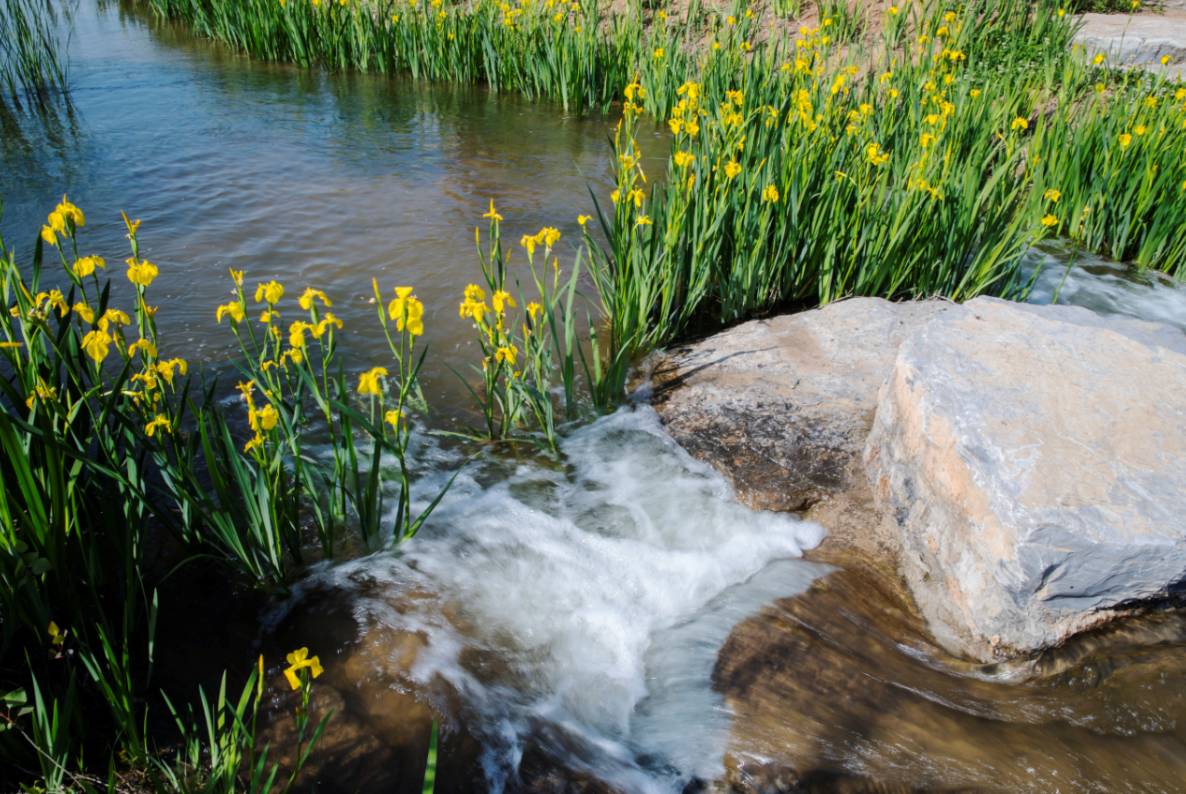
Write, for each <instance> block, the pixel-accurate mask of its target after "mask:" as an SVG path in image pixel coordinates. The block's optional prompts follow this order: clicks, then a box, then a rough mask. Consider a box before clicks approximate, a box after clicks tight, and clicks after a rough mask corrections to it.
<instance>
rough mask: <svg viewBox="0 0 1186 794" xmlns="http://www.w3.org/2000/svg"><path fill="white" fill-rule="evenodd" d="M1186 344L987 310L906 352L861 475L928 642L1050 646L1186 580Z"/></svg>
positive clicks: (934, 331) (1120, 326) (1052, 310)
mask: <svg viewBox="0 0 1186 794" xmlns="http://www.w3.org/2000/svg"><path fill="white" fill-rule="evenodd" d="M1184 422H1186V336H1184V335H1183V334H1182V333H1181V332H1180V331H1178V330H1177V329H1171V328H1169V327H1167V326H1163V325H1160V324H1154V323H1145V322H1141V321H1138V320H1132V319H1127V318H1120V317H1101V316H1099V315H1096V314H1093V313H1092V312H1089V311H1087V310H1085V309H1079V308H1075V307H1064V306H1042V307H1038V306H1027V305H1022V304H1016V303H1009V302H1006V301H1000V300H995V299H990V298H978V299H976V300H974V301H971V302H969V303H967V304H964V305H963V306H962V307H953V308H952V309H951V310H950V311H948V312H945V313H944V314H943V315H942V316H939V317H936V318H934V319H933V320H932V321H931V322H929V323H927V324H926V325H925V326H922V327H921V328H920V329H918V330H917V331H916V332H915V333H914V334H913V335H911V336H910V338H909V339H907V340H906V341H905V342H904V343H903V344H902V346H901V348H900V350H899V352H898V358H897V361H896V362H895V364H894V369H893V373H892V374H891V376H890V378H889V380H888V382H887V383H886V385H885V387H884V388H883V390H882V392H881V397H880V400H879V403H878V408H877V413H876V420H875V422H874V427H873V432H872V434H871V435H870V437H869V440H868V447H867V451H866V455H865V458H866V463H867V465H868V469H869V473H870V477H871V478H872V480H873V482H874V483H875V488H874V491H875V495H876V496H877V499H878V501H879V503H880V504H882V505H883V506H885V507H886V508H887V509H888V511H890V512H891V513H892V515H893V517H894V519H895V521H896V523H897V524H898V526H899V527H900V530H901V532H900V539H901V549H900V561H901V565H902V572H903V574H904V576H905V578H906V580H907V583H908V584H909V586H910V589H911V591H912V593H913V594H914V596H915V599H916V601H917V603H918V606H919V608H920V609H921V610H922V613H923V615H924V616H925V617H926V618H927V620H928V623H929V625H930V628H931V630H932V631H933V632H934V633H935V635H936V637H937V638H938V639H939V640H940V641H941V642H942V643H943V644H944V645H946V646H947V647H948V648H951V649H953V650H956V651H961V652H964V653H967V654H969V655H971V656H974V657H977V658H980V659H991V658H994V657H996V656H998V655H1002V654H1009V653H1014V652H1018V651H1020V652H1030V651H1036V650H1040V649H1042V648H1045V647H1049V646H1052V645H1056V644H1058V643H1060V642H1062V641H1063V640H1065V639H1066V638H1067V637H1068V636H1070V635H1071V634H1074V633H1075V632H1078V631H1081V630H1083V629H1085V628H1088V627H1090V626H1092V625H1095V624H1098V623H1099V622H1100V621H1101V620H1103V619H1106V618H1108V617H1111V616H1113V615H1114V614H1115V611H1116V610H1120V609H1124V608H1126V607H1129V606H1132V605H1135V604H1139V603H1140V602H1145V601H1149V600H1150V599H1160V598H1165V597H1167V596H1169V595H1172V594H1173V593H1174V592H1175V590H1176V589H1177V588H1178V587H1179V585H1180V584H1181V583H1183V582H1184V581H1186V519H1184V518H1183V516H1186V432H1183V426H1184Z"/></svg>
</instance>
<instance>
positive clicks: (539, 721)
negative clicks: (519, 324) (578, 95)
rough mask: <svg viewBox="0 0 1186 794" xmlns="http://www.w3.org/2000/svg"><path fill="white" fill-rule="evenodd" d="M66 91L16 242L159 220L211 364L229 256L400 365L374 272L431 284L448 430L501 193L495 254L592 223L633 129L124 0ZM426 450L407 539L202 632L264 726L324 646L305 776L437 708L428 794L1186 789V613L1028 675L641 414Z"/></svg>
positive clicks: (30, 180)
mask: <svg viewBox="0 0 1186 794" xmlns="http://www.w3.org/2000/svg"><path fill="white" fill-rule="evenodd" d="M71 78H72V82H73V85H74V98H75V118H74V121H73V123H72V124H65V125H52V124H51V125H49V126H38V125H35V124H30V125H27V126H24V127H22V128H21V129H20V130H8V131H6V134H5V135H4V137H3V141H2V142H0V156H2V158H3V159H2V161H0V197H2V198H3V199H4V201H5V213H4V216H3V218H2V219H0V232H2V233H3V235H4V237H5V239H6V240H7V241H9V242H13V243H16V244H17V246H18V248H19V249H21V250H24V251H28V250H29V249H31V247H32V242H33V239H34V234H35V231H36V229H37V228H38V227H39V225H40V224H41V222H42V219H43V217H44V215H45V213H46V212H47V210H48V209H50V208H51V207H52V206H53V204H54V203H55V202H56V200H57V199H58V197H59V196H60V195H61V193H63V192H67V193H69V195H70V197H71V199H72V200H74V201H75V202H76V203H78V204H79V205H80V206H82V207H83V208H84V209H85V210H86V211H87V213H88V225H87V227H86V236H85V239H86V240H87V241H88V242H87V247H88V250H93V251H94V252H96V253H100V254H102V255H104V256H106V257H107V258H108V260H109V261H112V262H120V261H122V258H123V254H122V250H123V249H122V245H123V240H122V234H123V230H122V223H121V221H120V220H119V215H118V210H120V209H126V210H127V211H128V212H129V214H131V215H132V216H134V217H138V218H141V219H142V220H143V226H142V228H141V237H142V239H143V241H144V253H145V254H146V255H147V256H148V257H149V258H150V259H152V260H153V261H155V262H157V263H158V264H159V265H160V268H161V276H160V278H159V280H158V281H157V282H156V283H155V284H154V285H153V288H152V291H153V292H154V293H155V295H156V302H157V303H159V304H160V306H161V313H160V315H159V318H158V319H159V323H160V326H161V330H162V338H163V339H164V340H165V341H164V345H163V350H162V353H163V354H165V355H182V356H184V357H186V358H188V359H190V360H191V361H193V362H195V363H201V364H204V365H205V366H206V367H208V368H209V369H211V370H219V369H220V368H224V367H226V366H227V361H228V360H229V357H230V354H231V351H232V339H231V337H230V336H229V334H228V333H227V332H226V330H225V328H223V329H220V328H218V327H217V326H216V325H215V323H214V319H213V307H214V306H215V305H216V304H217V303H220V302H223V301H225V300H226V299H227V298H226V296H227V295H228V294H229V289H230V282H229V279H228V278H227V276H226V270H227V268H228V267H234V268H236V269H244V270H246V271H247V273H248V279H249V282H251V283H253V282H255V281H257V280H264V279H267V278H273V277H274V278H278V279H280V280H281V281H283V282H284V283H285V284H286V285H288V286H289V288H290V292H299V291H300V290H302V289H303V288H304V287H305V286H316V287H320V288H322V289H324V290H325V291H326V292H328V293H329V294H330V296H331V297H333V298H334V299H335V303H336V305H335V311H337V312H338V313H339V314H340V315H341V316H342V317H343V318H344V319H345V321H346V322H347V330H348V331H350V332H351V333H349V334H348V336H347V343H346V350H345V352H346V354H347V355H348V356H349V357H350V358H351V359H352V360H354V361H356V362H358V366H369V365H370V364H372V363H374V361H373V359H374V358H377V357H378V356H379V355H380V353H381V351H383V350H384V343H383V341H382V339H381V337H380V336H379V335H378V334H377V333H375V327H374V326H373V325H371V323H372V317H373V314H372V312H373V311H374V306H373V305H372V304H370V303H369V302H368V299H369V296H370V279H371V278H372V277H376V278H378V279H379V280H380V283H381V284H383V285H384V286H385V287H387V288H390V287H391V286H394V285H395V284H397V283H399V284H412V285H415V287H416V290H417V292H418V294H419V295H420V297H421V298H422V299H423V300H424V301H425V303H426V304H427V307H428V316H427V321H428V323H427V324H428V329H429V330H428V342H429V345H430V358H429V362H430V363H429V367H430V372H429V381H428V396H429V399H430V401H431V402H432V404H433V407H434V413H433V415H432V416H431V417H430V419H429V421H430V423H432V424H433V425H435V426H442V425H447V424H450V423H451V421H452V420H453V419H456V418H458V417H464V416H465V413H466V407H465V396H464V390H463V388H462V387H461V386H460V385H459V384H458V381H457V380H456V378H455V377H454V375H453V374H452V373H451V372H450V370H451V369H458V370H462V371H464V369H465V368H466V367H467V366H468V365H469V363H471V362H472V361H473V360H474V359H473V356H474V355H475V354H474V351H473V349H472V347H471V346H470V343H469V334H470V330H469V329H468V328H467V327H466V325H465V323H463V322H462V321H460V320H459V318H458V317H457V313H456V302H457V301H458V299H459V296H460V291H461V288H462V287H463V286H464V285H465V284H466V283H467V282H469V281H472V280H474V278H475V274H476V272H477V271H476V267H477V264H476V260H475V257H474V248H473V237H472V235H473V227H474V226H475V225H477V224H481V223H482V221H481V219H480V216H481V214H482V213H483V212H484V211H485V208H486V203H487V201H488V200H489V199H493V200H494V201H495V203H496V204H497V206H498V208H499V211H500V212H501V213H502V214H503V215H504V216H506V218H507V231H506V235H505V237H506V239H507V240H515V239H517V238H518V236H519V235H520V234H521V233H523V232H527V231H531V232H534V231H535V230H537V229H538V228H539V227H540V226H542V225H545V224H547V225H553V226H557V227H558V228H560V229H561V231H562V232H563V233H564V235H565V238H564V240H565V241H566V242H571V241H572V240H574V239H575V238H576V237H577V234H576V228H577V227H576V223H575V218H576V215H577V214H578V213H579V212H589V211H590V209H591V208H592V199H591V198H590V195H589V190H590V189H592V190H593V191H594V192H595V193H597V194H598V195H600V196H604V195H605V193H606V192H607V191H608V187H607V178H608V175H609V171H608V151H609V150H608V145H607V135H608V133H609V132H610V128H611V124H612V120H607V119H605V118H601V117H583V116H579V115H566V114H564V113H561V112H559V111H557V110H556V109H555V108H552V107H549V106H546V105H541V104H538V103H530V102H526V101H524V100H521V99H518V98H515V97H507V96H494V95H491V94H489V93H488V92H485V91H483V90H481V89H476V88H465V89H459V88H447V87H432V88H430V87H426V86H423V85H414V84H412V83H409V82H406V81H402V80H396V79H389V78H380V77H368V76H357V75H354V76H331V75H325V74H321V73H316V72H303V71H300V70H296V69H291V68H288V67H284V66H274V65H266V64H259V63H252V62H251V61H249V60H247V59H244V58H241V57H238V56H236V55H234V54H231V53H228V52H227V51H225V50H224V49H221V48H219V47H216V46H213V45H210V44H209V43H206V42H201V41H195V40H194V39H192V38H191V37H189V36H187V35H186V34H185V33H184V32H183V31H180V30H178V29H175V28H170V27H160V26H157V25H155V24H153V23H151V21H149V20H146V19H145V18H144V17H142V16H139V15H135V14H128V13H126V12H125V11H121V9H120V8H119V7H118V6H116V5H111V4H108V5H105V6H104V7H103V8H102V9H99V8H97V7H95V6H94V5H91V4H90V3H86V2H84V3H83V5H82V7H81V8H80V10H79V14H78V18H77V21H76V32H75V36H74V39H73V41H72V44H71ZM653 143H654V145H655V154H656V157H657V156H658V155H659V154H661V147H662V144H663V141H662V139H661V138H660V137H659V136H656V137H655V139H654V141H653ZM651 170H652V171H656V170H657V169H656V168H655V167H654V166H652V168H651ZM1069 257H1070V253H1069V252H1068V251H1066V250H1062V249H1057V248H1054V249H1047V250H1045V251H1043V252H1035V253H1034V254H1033V256H1032V261H1033V263H1035V264H1037V263H1040V262H1045V263H1046V264H1047V265H1049V267H1047V269H1046V270H1045V271H1044V272H1043V273H1042V275H1041V277H1040V278H1039V281H1038V287H1037V289H1036V291H1035V299H1036V300H1050V299H1051V298H1052V297H1053V296H1054V295H1055V294H1058V295H1059V296H1060V298H1061V299H1062V300H1063V301H1071V302H1076V303H1082V304H1084V305H1088V306H1090V307H1091V308H1094V309H1096V310H1099V311H1109V312H1122V313H1127V314H1135V315H1137V316H1145V317H1150V318H1155V319H1161V320H1165V321H1170V322H1176V323H1178V324H1179V325H1186V319H1184V318H1186V290H1183V289H1181V288H1180V287H1177V286H1176V285H1174V284H1172V283H1167V282H1163V281H1160V280H1157V279H1154V278H1150V277H1142V276H1134V275H1133V274H1132V273H1130V272H1129V271H1127V270H1125V269H1124V268H1122V267H1119V266H1116V265H1111V264H1108V263H1106V262H1102V261H1100V260H1096V259H1089V260H1082V261H1078V262H1077V263H1076V267H1075V268H1074V269H1073V270H1071V271H1070V272H1069V273H1068V272H1067V271H1066V269H1065V268H1063V267H1060V266H1059V265H1060V264H1061V263H1065V262H1067V261H1068V260H1069ZM1064 276H1065V277H1064ZM415 458H416V463H417V465H418V467H419V469H420V471H422V472H424V475H423V477H422V479H421V481H420V487H421V489H422V491H423V493H425V494H432V493H434V492H435V490H434V489H435V486H437V485H439V484H440V483H442V482H443V481H444V479H445V478H446V477H447V476H448V475H449V474H450V473H451V472H453V471H454V470H456V469H457V468H458V467H462V466H463V465H464V470H463V472H462V474H461V475H460V476H459V478H458V480H457V482H456V484H455V486H454V488H453V490H452V491H451V492H450V495H449V496H448V497H447V498H446V500H445V501H444V502H443V503H442V505H441V507H440V508H439V510H438V511H437V512H436V513H435V514H434V515H433V517H432V519H431V521H430V522H429V524H428V525H427V526H426V527H425V528H424V529H423V530H422V531H421V533H420V535H419V536H417V537H416V538H415V539H414V540H412V541H411V542H409V543H407V544H405V545H404V546H403V547H401V548H400V549H399V550H398V551H396V552H384V553H377V554H373V555H370V556H367V557H363V558H360V559H355V560H350V561H346V562H342V563H339V564H335V565H328V564H323V565H321V566H319V567H317V568H315V569H313V570H311V571H310V572H309V573H308V576H307V577H305V578H304V579H303V581H301V582H300V583H299V584H298V585H297V587H296V588H295V590H294V592H293V593H292V594H291V595H290V596H288V597H285V598H282V599H280V598H277V599H273V600H271V601H266V602H258V603H257V602H255V601H249V600H243V602H242V603H240V604H239V607H238V609H237V610H236V609H233V608H231V607H233V606H234V605H233V604H232V603H231V602H233V601H234V599H228V600H227V602H228V608H227V609H226V610H225V611H220V610H218V609H215V610H205V612H206V613H208V614H203V615H201V616H200V617H199V618H197V619H199V620H200V621H202V622H203V625H204V626H205V630H206V631H207V632H213V633H214V636H222V637H225V642H224V643H221V645H223V646H225V647H223V648H221V649H218V650H221V651H222V652H223V656H224V657H226V656H235V655H241V656H242V657H243V660H244V662H245V664H246V665H250V663H251V660H253V659H254V658H255V655H256V654H257V653H258V652H261V651H262V652H263V653H264V654H265V655H266V657H267V659H268V660H269V680H270V681H271V683H272V685H273V689H272V691H273V693H274V695H273V703H272V707H273V711H274V712H275V715H276V717H277V719H276V721H275V723H274V724H273V725H272V726H271V727H270V728H269V729H268V736H269V737H271V738H272V739H273V740H274V742H275V743H276V746H282V745H283V742H284V738H285V725H286V720H285V711H286V709H288V708H289V707H290V706H291V702H290V701H289V700H288V699H287V697H288V696H287V693H286V692H285V689H284V687H283V680H282V679H281V678H280V676H279V669H280V667H281V666H282V664H281V659H282V656H283V653H284V652H285V651H287V650H290V649H292V648H293V647H297V646H301V645H306V646H308V647H309V648H310V649H311V650H312V652H313V653H316V654H318V655H319V656H320V657H321V659H322V661H323V663H324V665H325V668H326V673H325V675H324V676H322V677H321V678H320V679H318V682H317V686H316V689H315V692H316V695H315V708H316V709H318V710H319V711H320V712H324V711H325V710H328V709H332V710H333V711H334V717H333V719H332V721H331V722H330V725H329V728H328V731H327V734H326V736H325V739H324V740H323V742H322V745H321V748H320V750H319V751H318V753H317V754H316V755H315V758H314V761H313V763H312V766H311V768H310V771H309V775H308V776H307V779H306V781H305V783H306V787H307V788H309V789H316V790H320V791H366V792H370V791H419V790H420V776H421V774H422V771H423V767H424V753H425V749H426V747H427V742H428V734H429V728H430V725H431V723H432V720H433V719H434V717H436V718H438V719H440V720H441V721H442V750H441V756H440V758H441V769H440V772H439V778H438V788H437V790H438V791H474V790H512V791H521V790H527V791H560V790H567V791H603V790H620V791H628V792H634V791H658V792H663V791H681V790H698V789H700V788H718V787H725V786H736V787H739V788H742V789H747V790H763V791H781V790H810V791H835V790H840V791H907V790H976V791H993V790H995V791H1010V792H1012V791H1035V792H1038V791H1040V792H1045V791H1101V792H1111V791H1178V790H1186V619H1184V618H1183V615H1182V613H1180V612H1174V611H1168V612H1163V613H1160V614H1156V615H1152V616H1148V617H1145V618H1142V619H1139V620H1134V621H1131V622H1129V623H1127V624H1124V625H1121V626H1118V627H1115V628H1113V629H1110V630H1108V631H1103V632H1099V633H1097V634H1093V635H1090V636H1088V637H1085V638H1083V639H1081V640H1079V641H1077V642H1075V643H1073V644H1072V645H1071V646H1070V647H1068V648H1065V649H1062V650H1060V651H1058V652H1056V653H1052V654H1050V655H1048V656H1047V657H1044V658H1042V659H1038V660H1033V661H1030V662H1027V663H1025V664H1021V665H1012V666H1002V667H984V666H974V665H969V664H967V663H965V662H962V661H960V660H957V659H952V658H949V657H947V656H946V655H945V654H944V653H943V652H942V651H941V650H939V649H938V648H936V647H935V646H934V645H933V644H932V642H931V641H930V639H929V637H928V635H927V633H926V631H925V629H924V628H923V627H922V626H921V625H920V624H919V622H918V620H917V618H916V617H915V616H914V615H913V613H912V611H911V609H910V607H909V605H908V604H906V603H904V602H903V601H902V599H901V597H900V595H899V594H898V593H897V591H896V589H895V588H894V587H891V586H888V585H886V584H885V583H884V582H881V581H879V580H878V579H876V578H875V577H872V576H870V575H866V574H861V573H858V572H855V571H846V570H840V569H836V568H834V567H830V566H826V565H823V564H820V563H816V562H812V561H810V550H811V548H812V547H813V546H815V544H816V543H818V542H819V540H820V538H821V537H822V535H823V533H824V532H826V531H827V527H820V526H817V525H814V524H810V523H807V522H802V521H799V520H797V519H796V518H795V517H793V516H788V515H775V514H770V513H757V512H754V511H751V510H749V509H747V508H745V507H743V506H741V505H739V504H738V503H737V502H736V501H735V500H734V499H733V498H732V495H731V494H730V492H729V490H728V488H727V486H726V485H725V484H724V483H723V481H722V480H721V479H720V478H719V477H718V476H717V475H716V474H714V473H713V472H712V471H710V470H708V469H707V468H705V467H704V466H702V465H700V464H698V463H696V462H694V461H692V460H691V459H690V458H689V457H688V456H687V455H685V454H684V453H683V452H682V451H681V450H680V449H679V448H678V447H676V446H675V445H674V444H673V442H672V441H671V440H670V439H669V438H668V437H667V436H666V434H665V433H664V431H663V429H662V427H661V426H660V424H659V422H658V420H657V418H656V417H655V415H654V414H653V412H651V411H650V410H649V409H648V408H646V407H645V406H633V407H628V408H624V409H622V410H621V411H619V412H618V413H616V414H614V415H612V416H609V417H605V418H602V419H600V420H598V421H596V422H593V423H591V424H589V425H586V426H584V427H582V428H579V429H575V430H572V431H571V432H569V433H568V434H567V435H566V437H565V440H564V443H563V445H562V450H561V455H560V459H559V460H551V459H547V458H517V459H509V458H503V457H498V456H496V455H493V454H488V455H485V456H483V457H480V458H479V459H477V460H476V461H473V462H469V463H466V461H465V459H464V455H463V451H461V450H458V449H456V448H451V447H448V446H443V445H441V444H439V443H437V442H436V441H435V440H434V439H433V437H431V436H428V435H425V436H424V437H423V438H420V439H418V440H417V444H416V447H415ZM805 554H806V555H807V559H804V555H805ZM201 586H204V587H207V588H210V589H211V590H212V591H216V590H218V589H219V587H220V585H219V583H218V582H217V581H216V580H215V581H210V582H204V583H201ZM238 613H244V614H246V615H247V618H248V619H246V620H241V619H235V620H231V616H232V614H238ZM186 631H187V629H177V630H174V629H171V628H169V627H162V632H164V633H166V634H167V633H169V632H172V636H171V637H170V638H168V642H173V641H174V640H176V639H177V638H178V637H179V636H182V635H184V634H185V632H186ZM219 632H222V634H221V635H219ZM166 644H167V643H166V638H165V637H162V641H161V645H162V647H163V646H164V645H166ZM213 644H220V643H213ZM207 655H212V656H216V655H217V654H214V653H212V652H211V649H193V651H192V654H191V657H190V658H191V659H192V660H198V659H203V658H205V656H207ZM222 663H225V662H220V664H222ZM182 678H183V677H182Z"/></svg>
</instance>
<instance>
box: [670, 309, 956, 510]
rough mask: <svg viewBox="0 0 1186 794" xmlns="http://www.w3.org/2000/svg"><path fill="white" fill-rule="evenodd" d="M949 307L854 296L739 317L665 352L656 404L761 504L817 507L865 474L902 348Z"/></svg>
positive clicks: (682, 439) (699, 453)
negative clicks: (864, 461)
mask: <svg viewBox="0 0 1186 794" xmlns="http://www.w3.org/2000/svg"><path fill="white" fill-rule="evenodd" d="M950 306H951V304H948V303H944V302H940V301H928V302H922V303H890V302H888V301H884V300H880V299H874V298H854V299H851V300H846V301H841V302H838V303H833V304H831V305H829V306H826V307H824V308H822V309H817V310H812V311H806V312H802V313H799V314H792V315H784V316H780V317H774V318H772V319H769V320H756V321H753V322H748V323H745V324H744V325H739V326H737V327H735V328H731V329H729V330H727V331H724V332H722V333H719V334H716V335H715V336H711V337H709V338H707V339H704V340H702V341H700V342H696V343H695V344H691V345H688V346H686V347H681V348H677V349H674V350H672V351H670V352H669V353H668V354H667V355H666V357H665V358H663V359H661V360H660V362H659V364H658V366H657V367H656V369H655V372H654V380H655V382H656V383H657V387H656V392H655V397H654V402H655V408H656V409H657V411H658V412H659V415H660V417H661V418H662V420H663V422H664V423H665V424H666V426H667V429H668V431H669V432H670V433H671V434H672V436H673V437H674V438H675V439H676V441H678V442H679V443H680V444H681V445H682V446H684V447H685V448H686V449H687V450H688V451H689V452H690V453H691V454H692V455H693V456H695V457H696V458H699V459H700V460H704V461H707V462H708V463H710V464H711V465H713V466H715V467H716V468H717V469H719V470H720V471H721V472H722V473H723V474H724V475H725V476H726V477H727V478H728V479H730V480H731V481H732V484H733V486H734V488H735V490H736V491H737V494H738V496H739V497H740V498H741V499H742V500H743V501H745V502H746V503H748V504H749V505H751V506H752V507H755V508H757V509H765V510H804V509H807V508H809V507H811V506H812V505H813V504H815V503H816V502H819V501H820V500H822V499H825V498H827V497H829V496H831V495H834V494H837V493H841V492H844V491H846V490H848V489H850V488H851V487H853V485H854V483H856V482H858V481H863V479H864V473H863V470H862V469H861V467H860V456H861V451H862V450H863V449H864V446H865V437H866V435H867V434H868V432H869V428H870V426H871V424H872V421H873V411H874V409H875V408H876V405H877V391H878V389H879V388H880V386H881V384H882V383H883V382H884V381H885V379H886V377H888V375H889V372H890V369H891V368H892V366H893V362H894V357H895V356H896V354H897V349H898V345H899V344H901V342H902V340H903V339H904V338H905V336H906V335H907V334H908V333H909V332H910V331H911V330H913V329H914V328H916V327H918V326H919V325H920V324H921V323H922V322H924V321H926V320H928V319H930V318H932V317H934V316H935V315H936V314H939V313H941V312H943V311H945V310H947V309H948V308H949V307H950Z"/></svg>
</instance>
